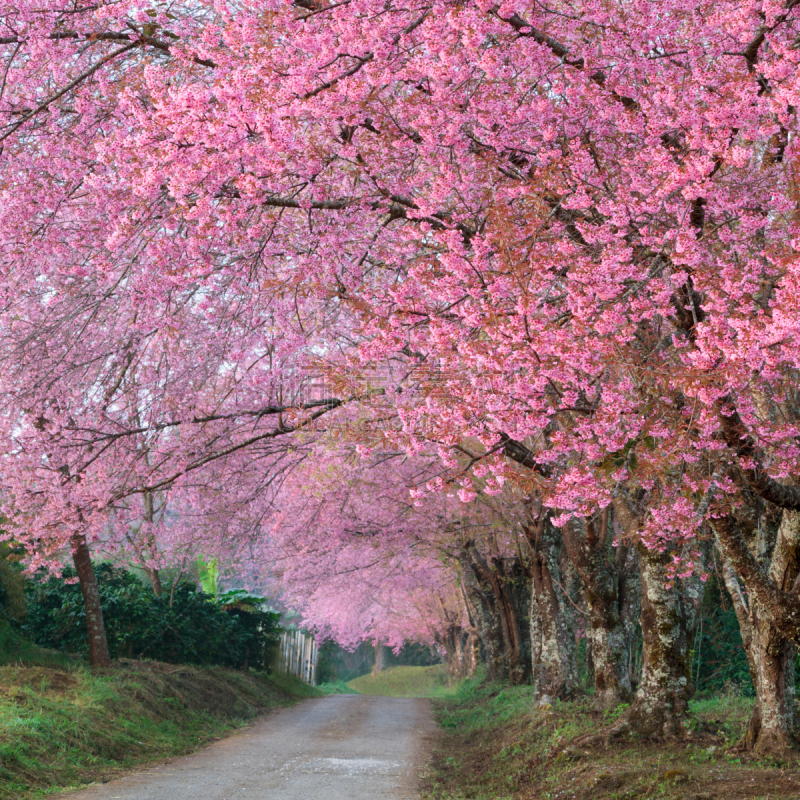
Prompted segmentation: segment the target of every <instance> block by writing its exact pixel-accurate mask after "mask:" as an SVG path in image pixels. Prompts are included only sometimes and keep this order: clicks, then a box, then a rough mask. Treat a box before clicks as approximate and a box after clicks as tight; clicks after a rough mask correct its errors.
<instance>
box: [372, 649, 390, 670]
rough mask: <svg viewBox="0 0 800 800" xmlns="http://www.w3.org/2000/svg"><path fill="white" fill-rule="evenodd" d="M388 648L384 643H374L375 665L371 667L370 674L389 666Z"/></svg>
mask: <svg viewBox="0 0 800 800" xmlns="http://www.w3.org/2000/svg"><path fill="white" fill-rule="evenodd" d="M389 660H390V649H389V648H388V647H387V646H386V645H385V644H376V645H375V666H374V667H373V668H372V674H373V675H377V674H378V673H379V672H383V670H385V669H386V668H387V667H388V666H389Z"/></svg>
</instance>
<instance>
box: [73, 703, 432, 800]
mask: <svg viewBox="0 0 800 800" xmlns="http://www.w3.org/2000/svg"><path fill="white" fill-rule="evenodd" d="M434 730H435V724H434V722H433V717H432V714H431V709H430V703H429V701H427V700H413V699H406V698H395V697H373V696H368V695H334V696H331V697H322V698H318V699H313V700H307V701H305V702H304V703H302V704H300V705H298V706H295V707H293V708H287V709H283V710H281V711H278V712H277V713H275V714H272V715H270V716H268V717H265V718H264V719H261V720H259V721H258V722H257V723H256V724H254V725H253V726H252V727H250V728H248V729H246V730H244V731H242V732H241V733H238V734H235V735H233V736H230V737H229V738H227V739H223V740H221V741H219V742H216V743H214V744H212V745H210V746H209V747H206V748H205V749H204V750H201V751H200V752H199V753H194V754H193V755H190V756H183V757H182V758H177V759H174V760H173V761H170V762H168V763H166V764H162V765H160V766H158V767H153V768H151V769H149V770H146V771H143V772H138V773H135V774H133V775H129V776H128V777H127V778H121V779H120V780H116V781H112V782H110V783H106V784H103V785H102V786H93V787H91V788H90V789H83V790H81V791H78V792H71V793H69V794H64V795H59V797H61V798H64V800H322V798H324V800H376V799H377V798H387V799H388V800H414V798H417V797H418V793H417V783H418V777H419V773H420V770H421V769H422V768H423V767H424V765H425V763H426V759H427V753H428V744H429V741H428V740H429V738H430V737H431V736H432V734H433V732H434Z"/></svg>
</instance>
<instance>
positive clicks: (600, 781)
mask: <svg viewBox="0 0 800 800" xmlns="http://www.w3.org/2000/svg"><path fill="white" fill-rule="evenodd" d="M751 708H752V701H751V700H748V699H745V698H741V697H736V696H733V695H728V696H723V697H717V698H713V699H710V700H703V701H699V702H696V703H695V704H694V706H693V712H694V715H695V718H696V720H697V729H696V732H695V735H694V737H693V738H692V739H691V740H689V741H682V742H677V743H676V742H672V743H666V742H660V743H659V742H652V741H644V740H638V741H628V742H625V743H619V744H616V745H612V746H611V747H609V748H602V747H597V748H590V749H587V748H578V747H575V746H572V745H571V744H570V742H571V741H572V740H573V739H575V738H576V737H577V736H580V735H582V734H585V733H592V732H596V731H598V730H599V729H601V728H602V727H604V726H606V725H608V724H609V723H610V722H611V721H612V720H613V719H614V718H615V717H616V716H618V715H619V714H620V713H621V712H622V709H619V710H617V711H616V712H612V713H607V714H600V713H597V712H594V711H592V710H591V707H590V705H589V702H588V700H587V701H580V702H575V703H556V704H555V705H554V706H552V707H549V708H543V709H536V708H535V707H534V703H533V692H532V690H531V688H530V687H510V688H509V687H506V688H500V687H497V686H491V685H486V684H480V682H479V681H472V682H467V683H465V684H462V686H461V687H460V688H459V691H458V693H457V695H456V697H455V698H451V699H449V700H445V701H440V702H437V703H436V711H437V716H438V719H439V722H440V724H441V726H442V733H441V736H440V739H439V743H438V745H437V747H436V750H435V753H434V757H433V761H432V765H431V768H430V772H429V775H428V776H427V779H426V785H425V791H424V794H423V798H424V800H662V798H663V799H664V800H666V799H667V798H669V800H678V798H681V800H778V799H779V798H783V799H785V800H788V799H789V798H792V800H797V799H798V798H800V772H798V770H797V767H798V764H797V763H791V764H789V763H776V762H774V761H771V760H767V761H763V760H762V761H759V760H757V759H754V758H748V757H746V756H741V755H739V754H735V755H734V754H731V753H730V752H729V750H730V748H731V747H732V746H733V745H734V744H735V743H736V742H737V741H738V740H739V738H740V737H741V735H742V733H743V732H744V728H745V725H746V722H747V719H748V717H749V714H750V710H751Z"/></svg>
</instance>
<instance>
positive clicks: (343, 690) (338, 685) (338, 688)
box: [317, 681, 358, 694]
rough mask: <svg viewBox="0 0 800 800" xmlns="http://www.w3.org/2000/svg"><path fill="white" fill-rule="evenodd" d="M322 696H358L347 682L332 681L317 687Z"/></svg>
mask: <svg viewBox="0 0 800 800" xmlns="http://www.w3.org/2000/svg"><path fill="white" fill-rule="evenodd" d="M317 689H319V691H320V692H322V694H358V692H357V691H356V690H355V689H353V688H352V687H351V686H350V684H349V683H347V682H346V681H330V682H329V683H321V684H320V685H319V686H317Z"/></svg>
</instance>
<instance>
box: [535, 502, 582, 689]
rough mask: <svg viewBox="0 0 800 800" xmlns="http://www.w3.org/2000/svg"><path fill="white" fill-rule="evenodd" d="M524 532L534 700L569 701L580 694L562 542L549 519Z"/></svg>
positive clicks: (544, 517) (539, 520)
mask: <svg viewBox="0 0 800 800" xmlns="http://www.w3.org/2000/svg"><path fill="white" fill-rule="evenodd" d="M524 531H525V535H526V538H527V540H528V543H529V544H530V549H531V558H530V565H529V572H530V576H531V605H530V620H531V667H532V670H533V686H534V696H535V697H536V698H537V699H538V698H540V697H543V696H544V695H548V696H549V697H551V698H559V699H566V698H569V697H574V696H575V695H577V694H579V693H580V688H579V684H578V666H577V659H576V653H575V625H574V619H573V613H572V608H571V606H570V604H569V598H568V597H567V593H566V591H565V588H564V582H563V580H562V574H561V570H560V568H559V556H560V551H561V548H562V540H561V536H560V535H559V532H558V530H557V529H556V528H554V527H553V526H552V524H551V523H550V520H549V518H548V517H547V516H544V515H543V516H541V517H539V518H538V519H537V520H535V521H534V522H532V523H531V524H529V525H526V526H524Z"/></svg>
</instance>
